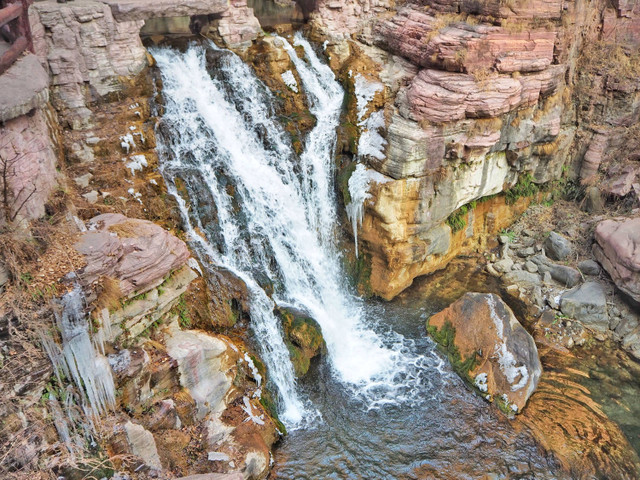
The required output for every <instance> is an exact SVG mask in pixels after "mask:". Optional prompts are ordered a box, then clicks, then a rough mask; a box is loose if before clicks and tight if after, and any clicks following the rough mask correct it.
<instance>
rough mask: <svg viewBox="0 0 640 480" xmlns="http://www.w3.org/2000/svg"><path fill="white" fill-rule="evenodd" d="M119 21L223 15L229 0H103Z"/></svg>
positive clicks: (227, 7)
mask: <svg viewBox="0 0 640 480" xmlns="http://www.w3.org/2000/svg"><path fill="white" fill-rule="evenodd" d="M103 1H104V3H106V4H107V5H109V7H111V12H112V13H113V16H114V18H115V19H116V20H117V21H131V20H147V19H148V18H155V17H184V16H190V15H206V14H210V13H222V12H225V11H226V10H228V9H229V2H228V1H227V0H181V1H180V2H176V1H175V0H152V1H150V0H103Z"/></svg>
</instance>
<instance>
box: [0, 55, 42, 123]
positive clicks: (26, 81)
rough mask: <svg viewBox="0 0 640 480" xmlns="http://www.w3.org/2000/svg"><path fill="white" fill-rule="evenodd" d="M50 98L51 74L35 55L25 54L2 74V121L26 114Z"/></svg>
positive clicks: (0, 78)
mask: <svg viewBox="0 0 640 480" xmlns="http://www.w3.org/2000/svg"><path fill="white" fill-rule="evenodd" d="M48 100H49V76H48V75H47V72H45V71H44V69H43V68H42V65H40V63H39V62H38V58H37V57H36V56H35V55H31V54H28V55H25V56H23V57H22V58H20V59H19V60H18V61H17V62H16V63H14V64H13V65H12V66H11V68H10V69H9V70H8V71H7V74H6V75H0V122H6V121H8V120H11V119H12V118H16V117H18V116H20V115H26V114H27V113H29V112H30V111H31V110H33V109H34V108H41V107H43V106H44V105H45V104H46V103H47V101H48Z"/></svg>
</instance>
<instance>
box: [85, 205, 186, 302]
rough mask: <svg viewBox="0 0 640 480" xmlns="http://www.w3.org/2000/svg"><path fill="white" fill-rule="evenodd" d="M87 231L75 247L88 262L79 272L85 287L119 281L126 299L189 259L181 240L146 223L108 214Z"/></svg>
mask: <svg viewBox="0 0 640 480" xmlns="http://www.w3.org/2000/svg"><path fill="white" fill-rule="evenodd" d="M88 228H89V231H87V232H85V233H84V234H83V235H82V236H81V238H80V240H79V241H78V243H76V245H75V248H76V250H77V251H78V252H80V253H81V254H83V255H84V256H85V260H86V262H87V264H86V265H85V266H84V267H83V268H82V269H80V270H79V271H78V272H77V273H78V277H79V279H80V282H81V283H82V284H83V286H85V287H86V286H89V285H91V284H93V283H94V282H96V281H97V280H98V279H99V278H100V277H111V278H115V279H117V280H119V282H120V283H119V286H120V292H121V294H122V295H123V296H128V295H129V294H131V293H133V292H137V293H140V292H143V291H146V290H148V289H149V288H152V287H154V286H156V283H157V282H158V281H160V280H162V279H163V278H164V277H165V276H166V275H167V274H168V273H169V272H171V271H172V270H175V269H176V268H178V267H180V266H182V265H183V264H184V263H185V262H186V261H187V259H188V258H189V250H188V248H187V246H186V244H185V243H184V242H183V241H182V240H180V239H179V238H177V237H175V236H173V235H172V234H171V233H170V232H168V231H166V230H164V229H163V228H162V227H160V226H158V225H156V224H155V223H153V222H149V221H147V220H138V219H130V218H127V217H125V216H124V215H120V214H118V213H105V214H102V215H98V216H97V217H94V218H92V219H91V220H90V221H89V225H88Z"/></svg>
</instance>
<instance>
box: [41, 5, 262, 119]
mask: <svg viewBox="0 0 640 480" xmlns="http://www.w3.org/2000/svg"><path fill="white" fill-rule="evenodd" d="M204 14H218V15H220V17H221V18H220V19H219V20H217V21H216V27H217V29H218V33H219V35H220V37H221V38H222V39H223V40H224V41H225V43H226V44H227V45H228V46H229V47H238V48H243V47H246V46H247V45H248V43H250V42H251V40H253V39H255V38H256V37H257V35H258V33H259V31H260V24H259V23H258V21H257V19H256V18H255V17H254V16H253V10H252V9H250V8H248V7H247V4H246V0H239V1H234V2H232V3H231V2H227V1H221V0H190V1H187V2H180V3H179V5H178V4H176V2H168V1H161V2H145V1H140V0H122V1H118V0H108V1H106V2H100V1H92V0H87V1H83V2H81V3H73V2H71V3H65V4H59V3H56V2H54V1H52V0H48V1H44V2H37V3H35V4H33V6H32V7H31V9H30V16H29V18H30V22H31V28H32V31H33V37H34V46H35V50H36V53H37V55H38V56H39V57H40V60H41V62H42V63H43V65H44V66H45V69H46V70H47V71H48V72H49V75H50V78H51V96H52V101H53V103H54V106H55V107H56V109H57V110H58V112H59V114H60V115H61V120H62V121H63V122H64V123H66V124H68V125H69V126H71V127H72V128H74V129H82V128H87V127H90V126H91V121H92V120H91V112H90V110H89V108H88V104H90V103H92V102H95V101H97V100H99V99H101V98H102V97H104V96H105V95H107V94H109V93H112V92H117V91H119V90H121V89H122V81H121V78H120V77H131V76H133V75H136V74H138V73H140V72H141V71H142V70H143V69H144V68H145V67H146V66H147V53H146V50H145V48H144V47H143V46H142V41H141V40H140V29H141V28H142V26H143V25H144V21H145V20H146V19H149V18H153V17H175V16H185V15H204Z"/></svg>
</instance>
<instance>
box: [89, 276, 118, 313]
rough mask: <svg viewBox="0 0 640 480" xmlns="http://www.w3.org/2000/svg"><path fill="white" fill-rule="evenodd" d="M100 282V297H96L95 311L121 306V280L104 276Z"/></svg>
mask: <svg viewBox="0 0 640 480" xmlns="http://www.w3.org/2000/svg"><path fill="white" fill-rule="evenodd" d="M98 284H99V287H98V288H99V290H98V292H97V295H98V298H97V299H96V308H95V310H94V312H95V313H96V314H98V313H99V312H100V311H102V309H104V308H106V309H107V310H109V311H111V310H115V309H117V308H119V307H120V300H121V299H122V290H121V289H120V280H118V279H116V278H112V277H103V278H102V279H101V281H100V282H98Z"/></svg>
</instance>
